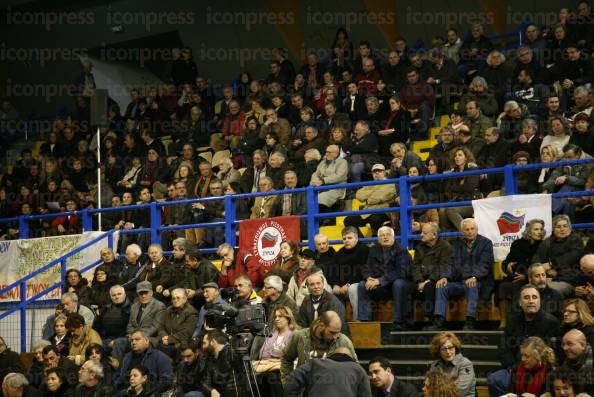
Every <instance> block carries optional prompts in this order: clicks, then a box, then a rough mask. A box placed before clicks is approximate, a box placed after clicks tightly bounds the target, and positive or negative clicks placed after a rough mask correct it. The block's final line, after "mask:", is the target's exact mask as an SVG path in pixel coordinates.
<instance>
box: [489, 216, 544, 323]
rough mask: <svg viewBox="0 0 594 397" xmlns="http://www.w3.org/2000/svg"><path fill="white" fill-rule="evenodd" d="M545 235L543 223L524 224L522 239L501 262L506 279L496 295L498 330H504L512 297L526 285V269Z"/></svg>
mask: <svg viewBox="0 0 594 397" xmlns="http://www.w3.org/2000/svg"><path fill="white" fill-rule="evenodd" d="M544 235H545V229H544V221H542V220H540V219H531V220H529V221H528V223H527V224H526V228H525V229H524V233H523V234H522V238H519V239H517V240H515V241H514V242H513V243H512V245H511V247H510V250H509V253H508V254H507V257H506V258H505V259H504V260H503V262H501V270H502V271H503V273H505V274H506V277H505V278H504V279H503V280H502V281H501V283H500V284H499V288H498V289H497V292H498V293H497V295H498V300H499V311H500V313H501V322H500V324H499V328H500V329H503V328H505V325H506V323H507V316H508V314H509V307H510V306H509V304H510V299H511V297H512V296H515V295H516V293H517V292H518V290H519V289H520V287H522V285H524V284H526V280H527V278H528V267H530V265H531V264H532V257H533V256H534V254H535V253H536V250H537V249H538V247H539V246H540V243H541V242H542V240H543V238H544Z"/></svg>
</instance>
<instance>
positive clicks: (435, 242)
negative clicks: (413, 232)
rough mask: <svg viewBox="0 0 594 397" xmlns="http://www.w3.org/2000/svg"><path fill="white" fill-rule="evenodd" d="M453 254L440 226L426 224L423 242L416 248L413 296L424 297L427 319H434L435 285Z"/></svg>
mask: <svg viewBox="0 0 594 397" xmlns="http://www.w3.org/2000/svg"><path fill="white" fill-rule="evenodd" d="M451 254H452V246H451V245H450V243H449V242H448V241H447V240H444V239H442V238H440V237H439V226H438V225H437V224H435V223H425V224H424V225H423V227H422V229H421V242H420V243H419V244H418V245H417V246H416V248H415V258H414V262H413V267H412V277H413V282H414V283H415V290H414V292H413V296H414V297H415V298H417V297H422V299H423V309H424V311H425V316H426V317H429V318H433V311H434V308H435V284H436V283H437V281H438V280H439V278H440V276H441V274H442V273H443V270H444V267H445V266H446V264H447V262H448V260H449V259H450V256H451Z"/></svg>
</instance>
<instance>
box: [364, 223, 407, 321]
mask: <svg viewBox="0 0 594 397" xmlns="http://www.w3.org/2000/svg"><path fill="white" fill-rule="evenodd" d="M377 241H378V244H377V245H376V246H374V247H372V248H371V249H370V250H369V256H368V258H367V264H366V265H365V266H364V267H363V269H362V274H363V280H362V281H361V282H359V289H358V291H357V294H358V299H359V302H358V305H359V311H358V320H361V321H369V320H371V316H372V312H371V310H370V308H371V307H372V304H371V301H372V300H373V301H377V300H379V299H386V298H389V299H393V300H394V311H393V321H394V324H393V328H394V329H395V330H400V331H402V330H404V329H406V325H405V323H404V318H405V313H404V312H405V309H406V312H407V313H408V312H410V310H409V307H408V306H409V303H410V301H409V293H410V283H411V281H410V276H411V265H412V260H411V257H410V254H409V253H408V251H407V249H406V248H405V247H403V246H402V244H400V243H399V242H398V241H396V239H395V235H394V229H392V228H391V227H388V226H382V227H381V228H380V229H379V230H378V232H377ZM406 317H408V316H406Z"/></svg>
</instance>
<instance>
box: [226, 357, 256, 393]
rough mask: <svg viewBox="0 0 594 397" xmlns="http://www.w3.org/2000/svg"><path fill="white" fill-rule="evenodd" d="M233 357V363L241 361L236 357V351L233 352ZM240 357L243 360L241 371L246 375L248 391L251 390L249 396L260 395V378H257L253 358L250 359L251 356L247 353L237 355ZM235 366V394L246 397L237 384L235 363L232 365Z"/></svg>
mask: <svg viewBox="0 0 594 397" xmlns="http://www.w3.org/2000/svg"><path fill="white" fill-rule="evenodd" d="M232 357H233V359H232V362H233V364H236V363H239V361H236V357H235V352H233V356H232ZM237 358H239V359H240V360H241V361H240V362H241V368H240V371H242V372H243V375H244V376H245V385H246V387H247V390H246V391H247V392H249V393H250V394H249V396H250V397H260V389H259V388H258V379H257V378H256V371H255V370H254V367H253V366H252V360H251V359H250V356H249V355H247V354H244V355H241V357H237ZM232 368H233V387H234V388H235V395H236V397H245V396H242V395H241V393H240V391H239V388H238V386H237V376H236V373H235V365H233V366H232Z"/></svg>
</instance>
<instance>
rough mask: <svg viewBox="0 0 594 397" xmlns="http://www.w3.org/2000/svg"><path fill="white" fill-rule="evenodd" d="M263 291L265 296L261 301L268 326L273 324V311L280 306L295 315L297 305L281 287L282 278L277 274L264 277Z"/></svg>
mask: <svg viewBox="0 0 594 397" xmlns="http://www.w3.org/2000/svg"><path fill="white" fill-rule="evenodd" d="M264 292H265V294H266V297H265V298H264V300H263V301H262V304H263V305H264V309H265V310H266V318H267V319H268V326H269V327H270V329H272V326H273V325H274V316H273V314H274V312H275V311H276V308H278V307H280V306H286V307H288V308H289V309H291V311H292V312H293V316H294V317H297V305H296V304H295V301H294V300H293V299H291V298H290V297H289V296H288V295H287V293H286V292H285V291H284V289H283V280H282V279H281V278H280V277H279V276H268V277H266V278H265V279H264Z"/></svg>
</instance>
